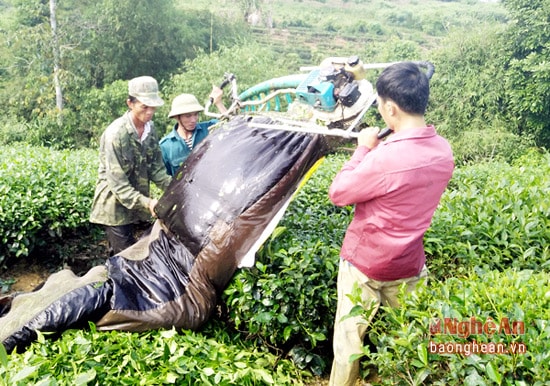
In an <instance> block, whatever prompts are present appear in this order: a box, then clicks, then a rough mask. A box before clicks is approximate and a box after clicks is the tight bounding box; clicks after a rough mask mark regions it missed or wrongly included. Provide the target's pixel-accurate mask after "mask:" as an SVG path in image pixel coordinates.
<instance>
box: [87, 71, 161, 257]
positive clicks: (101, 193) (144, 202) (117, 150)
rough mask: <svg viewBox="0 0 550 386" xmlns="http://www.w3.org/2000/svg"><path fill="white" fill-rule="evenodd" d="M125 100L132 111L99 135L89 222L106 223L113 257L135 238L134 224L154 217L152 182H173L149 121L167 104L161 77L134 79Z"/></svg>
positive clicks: (159, 185)
mask: <svg viewBox="0 0 550 386" xmlns="http://www.w3.org/2000/svg"><path fill="white" fill-rule="evenodd" d="M126 104H127V105H128V111H127V112H126V113H125V114H124V115H123V116H121V117H119V118H117V119H116V120H115V121H113V122H112V123H111V124H110V125H109V127H107V129H105V131H104V132H103V134H102V136H101V140H100V148H99V171H98V179H97V184H96V189H95V194H94V199H93V203H92V210H91V214H90V222H92V223H96V224H102V225H104V226H105V231H106V234H107V240H108V243H109V253H110V255H111V256H113V255H116V254H118V253H119V252H120V251H122V250H124V249H126V248H128V247H129V246H131V245H133V244H134V243H135V242H136V238H135V235H134V230H135V229H134V227H135V226H136V225H140V224H145V225H148V224H150V220H151V217H155V212H154V208H155V205H156V204H157V200H156V199H155V198H152V197H150V191H149V184H150V182H153V183H155V184H156V185H157V186H158V187H159V188H160V189H161V190H164V189H166V187H167V186H168V184H169V183H170V181H171V177H170V176H169V175H168V174H166V170H165V168H164V164H163V162H162V154H161V151H160V147H159V140H158V137H157V134H156V132H155V128H154V125H153V122H152V121H151V119H152V118H153V115H154V113H155V110H156V108H157V107H159V106H162V105H163V104H164V101H163V100H162V99H161V98H160V96H159V94H158V84H157V81H156V80H155V79H154V78H152V77H150V76H141V77H138V78H134V79H132V80H130V81H129V83H128V98H127V100H126Z"/></svg>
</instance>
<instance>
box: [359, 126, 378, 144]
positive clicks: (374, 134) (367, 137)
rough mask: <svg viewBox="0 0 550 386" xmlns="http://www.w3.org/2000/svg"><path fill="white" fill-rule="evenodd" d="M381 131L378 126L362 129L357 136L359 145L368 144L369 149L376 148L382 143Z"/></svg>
mask: <svg viewBox="0 0 550 386" xmlns="http://www.w3.org/2000/svg"><path fill="white" fill-rule="evenodd" d="M379 131H380V129H379V128H378V127H367V128H366V129H363V130H361V131H360V132H359V136H358V137H357V146H366V147H368V148H369V149H374V148H375V147H376V146H377V145H378V144H379V143H380V140H379V139H378V132H379Z"/></svg>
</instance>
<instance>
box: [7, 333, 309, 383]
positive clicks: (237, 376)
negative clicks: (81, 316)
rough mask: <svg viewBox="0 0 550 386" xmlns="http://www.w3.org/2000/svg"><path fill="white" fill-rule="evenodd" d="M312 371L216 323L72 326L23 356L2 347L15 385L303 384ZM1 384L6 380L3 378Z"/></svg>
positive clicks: (40, 338) (11, 379) (36, 343)
mask: <svg viewBox="0 0 550 386" xmlns="http://www.w3.org/2000/svg"><path fill="white" fill-rule="evenodd" d="M305 376H307V373H304V372H300V371H296V369H295V367H294V366H293V365H292V363H291V362H290V361H289V360H285V359H282V360H281V359H279V358H277V356H275V355H273V354H271V353H269V352H268V351H267V350H266V349H265V348H261V347H257V346H254V345H252V344H250V343H249V342H244V341H241V340H238V339H237V340H236V339H235V336H234V335H232V334H229V333H228V332H227V331H226V329H225V328H224V327H223V326H220V325H216V324H213V323H211V324H210V325H209V326H207V327H206V329H205V331H203V332H200V333H199V332H196V333H194V332H189V331H182V332H181V333H178V332H177V331H175V330H160V331H148V332H145V333H127V332H120V331H117V332H110V333H109V332H97V331H96V330H95V328H94V326H93V325H92V326H91V331H84V330H70V331H66V332H65V333H64V334H63V338H62V340H60V341H51V340H46V339H44V336H43V335H39V340H38V341H37V342H35V343H33V344H32V345H31V346H30V347H29V349H28V350H27V351H26V352H25V353H23V354H15V353H14V354H11V355H10V357H9V362H8V357H7V356H6V351H5V350H4V347H3V346H2V345H0V379H2V380H3V381H4V382H5V384H10V385H28V384H34V385H38V384H42V385H86V384H94V385H113V384H116V385H159V384H177V385H192V384H201V385H301V384H303V383H302V379H303V378H304V377H305ZM0 383H1V384H4V383H2V382H0Z"/></svg>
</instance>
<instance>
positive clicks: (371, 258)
mask: <svg viewBox="0 0 550 386" xmlns="http://www.w3.org/2000/svg"><path fill="white" fill-rule="evenodd" d="M376 89H377V93H378V111H379V112H380V114H381V115H382V118H383V119H384V121H385V123H386V125H387V126H388V127H389V128H390V129H391V130H392V131H393V132H394V134H393V135H391V136H390V137H389V138H388V139H387V140H385V141H384V142H380V140H379V139H378V138H377V134H378V131H379V130H378V128H369V129H365V130H363V131H362V132H361V133H360V135H359V138H358V144H357V149H356V150H355V152H354V154H353V156H352V157H351V159H350V160H349V161H348V162H347V163H346V164H345V165H344V166H343V167H342V169H341V170H340V172H339V173H338V174H337V176H336V177H335V178H334V180H333V182H332V184H331V186H330V188H329V197H330V199H331V200H332V202H333V203H334V204H336V205H339V206H344V205H355V213H354V217H353V220H352V222H351V224H350V225H349V227H348V229H347V231H346V235H345V238H344V242H343V244H342V248H341V252H340V256H341V261H340V267H339V270H338V284H337V287H338V288H337V289H338V306H337V311H336V320H335V326H334V338H333V349H334V362H333V367H332V372H331V378H330V385H338V386H345V385H354V384H355V381H356V379H357V377H358V375H359V368H358V363H357V361H353V362H350V360H349V359H350V356H351V355H354V354H359V353H361V347H362V342H363V337H364V335H365V332H366V329H367V324H365V321H364V320H362V319H359V318H357V317H353V318H347V319H342V318H343V317H344V316H346V315H348V314H349V313H350V311H351V309H352V308H353V306H354V304H353V303H352V302H351V301H350V300H349V298H348V297H347V295H348V294H350V293H351V292H352V291H354V286H357V287H358V288H359V289H360V291H361V294H360V296H361V299H362V301H363V302H364V304H372V306H373V312H372V315H371V318H372V316H374V314H375V313H376V311H377V309H378V307H379V305H380V304H384V305H390V306H392V307H396V306H398V305H399V301H398V297H397V294H398V292H399V288H400V287H401V285H403V284H405V285H406V289H407V290H408V291H411V290H413V289H414V288H415V286H416V284H417V283H418V282H419V281H420V280H421V279H423V278H425V277H426V276H427V273H428V272H427V268H426V266H425V260H426V258H425V253H424V246H423V236H424V233H425V231H426V230H427V228H428V227H429V226H430V223H431V220H432V217H433V214H434V212H435V210H436V208H437V206H438V204H439V200H440V198H441V195H442V194H443V192H444V191H445V189H446V187H447V184H448V182H449V180H450V178H451V176H452V173H453V169H454V161H453V155H452V151H451V147H450V145H449V143H448V142H447V141H446V140H445V139H444V138H442V137H440V136H439V135H437V133H436V131H435V128H434V127H433V126H430V125H427V124H426V122H425V120H424V113H425V110H426V106H427V103H428V97H429V84H428V78H427V76H426V75H425V74H424V73H422V72H421V71H420V69H419V68H418V67H417V66H416V65H415V64H413V63H398V64H395V65H392V66H390V67H388V68H386V69H385V70H384V71H383V72H382V74H381V75H380V77H379V79H378V81H377V83H376Z"/></svg>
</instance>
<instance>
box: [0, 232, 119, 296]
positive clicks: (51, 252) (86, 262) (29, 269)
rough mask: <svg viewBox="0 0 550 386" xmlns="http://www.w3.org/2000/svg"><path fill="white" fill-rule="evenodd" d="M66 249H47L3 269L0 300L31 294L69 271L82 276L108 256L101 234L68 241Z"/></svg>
mask: <svg viewBox="0 0 550 386" xmlns="http://www.w3.org/2000/svg"><path fill="white" fill-rule="evenodd" d="M65 241H66V242H65V243H64V245H63V247H62V248H61V249H60V248H59V246H56V247H55V249H49V248H48V247H45V248H42V249H41V250H38V251H35V252H34V253H33V254H32V256H28V257H20V258H13V259H12V260H11V261H8V262H5V264H4V267H1V268H0V296H4V295H7V294H11V293H14V292H29V291H32V290H33V289H35V288H36V287H37V286H39V285H40V284H42V283H43V282H44V281H45V280H46V279H47V278H48V277H49V276H50V275H51V274H52V273H55V272H58V271H59V270H61V269H64V268H70V269H71V270H72V271H73V272H74V273H75V274H77V275H83V274H85V273H86V272H87V271H88V270H89V269H90V268H91V267H93V266H95V265H100V264H103V263H105V261H106V259H107V257H108V252H107V245H106V242H105V240H104V239H103V236H102V235H101V234H95V235H94V234H90V235H88V236H86V237H79V238H67V240H65Z"/></svg>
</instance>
